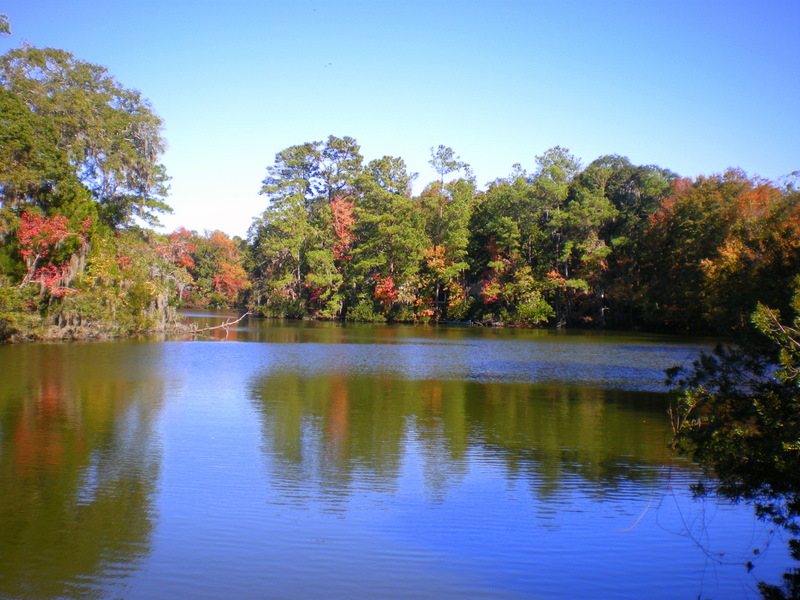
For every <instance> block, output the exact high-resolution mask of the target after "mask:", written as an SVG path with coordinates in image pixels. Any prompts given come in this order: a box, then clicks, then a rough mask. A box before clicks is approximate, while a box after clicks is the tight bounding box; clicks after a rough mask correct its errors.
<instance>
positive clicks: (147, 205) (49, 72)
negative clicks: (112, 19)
mask: <svg viewBox="0 0 800 600" xmlns="http://www.w3.org/2000/svg"><path fill="white" fill-rule="evenodd" d="M0 86H2V87H4V88H5V89H7V90H9V91H11V92H13V93H14V94H16V96H17V97H19V98H21V99H22V100H23V101H24V102H25V103H26V104H27V105H28V107H29V108H30V109H31V110H33V111H34V112H36V114H37V115H40V116H41V117H43V118H46V119H47V120H48V121H49V122H50V123H52V124H53V126H54V127H55V129H56V131H57V134H58V148H61V149H63V150H65V151H66V152H67V156H68V158H69V161H70V163H71V164H72V165H73V166H74V168H75V172H76V175H77V177H78V178H79V180H80V181H81V183H83V185H85V186H86V188H87V189H89V190H90V191H91V192H92V195H93V197H94V200H95V201H96V202H97V203H98V204H99V206H100V215H101V217H102V218H103V220H104V221H105V222H106V223H108V224H109V225H111V226H113V227H125V226H130V225H132V224H133V222H134V217H138V218H140V219H142V220H143V221H144V222H145V223H148V224H155V223H157V218H156V213H157V212H168V211H169V210H170V209H169V207H168V206H167V204H166V203H165V201H164V198H165V196H166V193H167V188H166V182H167V177H166V173H165V170H164V167H163V166H162V165H161V164H160V163H159V159H160V156H161V154H162V152H163V151H164V146H165V143H164V140H163V138H162V137H161V119H159V117H158V116H157V115H156V114H155V113H154V112H153V110H152V108H151V106H150V103H149V102H148V101H147V100H145V99H144V98H143V97H142V95H141V94H140V93H139V92H138V91H136V90H129V89H126V88H124V87H122V86H121V85H120V84H119V83H118V82H117V81H116V80H115V79H114V78H113V77H112V76H111V75H109V73H108V71H107V70H106V68H105V67H101V66H98V65H94V64H91V63H87V62H84V61H81V60H79V59H77V58H75V57H74V56H73V55H72V54H70V53H69V52H66V51H64V50H58V49H53V48H35V47H33V46H28V45H24V46H22V47H21V48H18V49H15V50H11V51H9V52H8V53H6V54H5V55H3V56H2V57H0Z"/></svg>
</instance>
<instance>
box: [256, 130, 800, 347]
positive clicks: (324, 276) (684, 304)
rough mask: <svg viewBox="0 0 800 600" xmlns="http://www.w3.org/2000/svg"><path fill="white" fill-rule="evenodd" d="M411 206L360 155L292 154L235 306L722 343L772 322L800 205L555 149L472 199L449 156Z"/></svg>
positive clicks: (799, 241)
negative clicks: (634, 330) (766, 312)
mask: <svg viewBox="0 0 800 600" xmlns="http://www.w3.org/2000/svg"><path fill="white" fill-rule="evenodd" d="M430 164H431V165H432V167H433V168H434V170H435V171H436V172H437V174H438V175H439V179H438V180H436V181H433V182H431V183H429V184H428V185H426V186H425V188H424V189H423V190H422V192H421V193H420V194H418V195H414V194H413V193H412V182H413V181H414V179H415V177H416V175H415V174H413V173H410V172H409V171H408V168H407V166H406V164H405V162H404V161H403V159H402V158H398V157H391V156H384V157H383V158H380V159H376V160H372V161H369V162H367V163H366V164H365V162H364V160H363V158H362V156H361V154H360V150H359V146H358V144H357V142H356V141H355V140H354V139H352V138H349V137H343V138H338V137H334V136H330V137H329V138H328V139H327V140H326V141H325V142H311V143H304V144H300V145H296V146H292V147H290V148H287V149H286V150H283V151H281V152H279V153H278V154H277V155H276V157H275V162H274V164H273V165H271V166H269V167H268V168H267V175H266V177H265V178H264V180H263V183H262V188H261V192H262V194H264V195H265V196H266V197H267V199H268V204H267V208H266V210H265V211H264V213H263V214H262V215H261V217H260V218H258V219H257V220H256V221H255V222H254V223H253V226H252V227H251V229H250V233H249V236H248V240H247V245H246V247H245V249H246V252H245V254H246V256H247V258H246V261H247V264H248V272H249V273H250V274H251V288H250V290H249V296H248V302H249V303H250V305H251V306H252V307H253V308H256V309H258V310H260V311H261V313H262V314H264V315H270V316H279V317H296V318H303V317H312V318H326V319H350V320H366V321H414V320H433V321H438V322H442V321H457V322H458V321H471V322H492V323H494V322H501V323H505V324H518V325H544V324H550V325H568V326H596V327H648V328H659V329H669V330H674V331H705V332H717V333H727V332H730V331H732V330H734V329H737V328H740V327H742V326H744V325H745V324H746V323H747V322H748V319H749V315H750V313H752V312H753V310H755V308H756V304H757V302H759V301H761V302H764V303H765V304H768V305H770V306H774V307H776V308H778V309H787V308H788V307H789V304H790V301H791V295H792V290H793V285H794V278H795V277H796V276H797V275H798V273H800V254H799V253H798V248H799V247H800V227H798V225H800V220H799V217H800V204H799V203H798V199H800V195H798V190H797V189H796V187H795V182H794V179H790V180H787V182H786V183H785V184H784V185H778V184H775V183H773V182H770V181H767V180H764V179H761V178H758V177H748V176H747V175H746V174H745V173H744V172H743V171H741V170H738V169H730V170H728V171H726V172H725V173H723V174H719V175H711V176H703V177H697V178H695V179H691V178H683V177H679V176H678V175H676V174H675V173H673V172H671V171H669V170H667V169H664V168H661V167H657V166H652V165H634V164H632V163H631V162H630V161H629V160H628V159H627V158H625V157H621V156H616V155H609V156H602V157H600V158H598V159H596V160H594V161H592V162H590V163H589V164H588V165H586V166H582V165H581V163H580V161H579V160H578V159H577V158H576V157H575V156H573V155H572V154H571V153H570V152H569V151H568V150H567V149H564V148H561V147H555V148H551V149H549V150H547V151H546V152H545V153H544V154H542V155H541V156H538V157H536V158H535V168H534V169H533V171H532V172H527V171H526V170H524V169H523V168H522V167H521V166H520V165H515V166H514V167H513V170H512V172H511V174H509V175H508V176H507V177H504V178H500V179H497V180H495V181H493V182H491V183H489V184H488V186H486V188H485V189H483V190H479V189H478V186H477V184H476V181H475V178H474V176H473V175H472V172H471V170H470V168H469V166H468V165H467V164H466V163H464V162H462V161H461V160H460V158H459V157H458V156H457V155H456V154H455V152H454V151H453V150H452V149H451V148H449V147H446V146H439V147H438V148H432V149H431V158H430Z"/></svg>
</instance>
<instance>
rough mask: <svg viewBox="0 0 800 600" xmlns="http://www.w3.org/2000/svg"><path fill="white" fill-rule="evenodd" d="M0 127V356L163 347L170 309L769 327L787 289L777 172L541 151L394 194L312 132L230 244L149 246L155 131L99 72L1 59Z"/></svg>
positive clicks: (443, 155)
mask: <svg viewBox="0 0 800 600" xmlns="http://www.w3.org/2000/svg"><path fill="white" fill-rule="evenodd" d="M0 119H2V124H3V127H2V129H1V130H0V142H2V143H1V144H0V242H1V243H0V338H2V339H11V338H14V337H26V336H27V337H34V338H35V337H41V336H47V335H50V336H55V337H58V336H60V335H62V334H63V335H67V336H81V335H85V334H91V333H92V332H95V333H97V332H101V333H102V332H104V333H107V334H125V333H131V332H136V331H148V330H163V329H165V328H169V327H171V326H173V325H174V324H175V323H176V322H177V314H176V309H177V308H179V307H181V306H238V307H247V308H248V309H250V310H252V311H253V312H255V313H256V314H260V315H263V316H269V317H289V318H315V319H340V320H352V321H385V322H408V321H412V322H413V321H417V322H431V321H432V322H470V323H485V324H498V323H502V324H507V325H521V326H573V327H574V326H583V327H586V326H588V327H614V328H631V327H639V328H650V329H666V330H671V331H693V332H701V331H702V332H714V333H729V332H731V331H734V330H736V329H739V328H741V327H743V326H746V325H747V323H748V320H749V315H750V314H751V313H752V312H753V310H755V308H756V306H757V303H758V302H762V303H764V304H765V305H768V306H770V307H773V308H775V309H777V310H783V311H788V310H789V309H790V304H791V297H792V292H793V289H794V279H795V277H796V276H797V275H798V273H800V252H798V248H799V247H800V226H798V225H799V224H800V203H798V198H800V195H799V194H800V192H798V190H797V187H796V181H797V180H796V174H795V176H794V177H788V178H787V179H786V180H785V181H783V182H781V183H775V182H772V181H768V180H764V179H761V178H758V177H749V176H747V174H745V173H744V172H743V171H741V170H737V169H731V170H728V171H726V172H725V173H722V174H716V175H710V176H701V177H696V178H685V177H680V176H679V175H677V174H675V173H673V172H672V171H670V170H668V169H665V168H662V167H658V166H653V165H635V164H633V163H631V162H630V160H628V159H627V158H625V157H622V156H617V155H608V156H602V157H600V158H597V159H595V160H593V161H592V162H590V163H588V164H587V165H585V166H584V165H582V164H581V162H580V161H579V159H578V158H576V157H575V156H574V155H572V154H571V153H570V152H569V151H568V150H567V149H565V148H562V147H559V146H556V147H554V148H551V149H549V150H547V151H545V152H544V153H543V154H542V155H540V156H537V157H536V158H535V159H534V161H533V163H534V164H533V165H532V168H531V170H530V171H527V170H525V169H524V168H523V167H522V166H521V165H514V166H513V168H512V170H511V173H510V174H509V175H508V176H506V177H503V178H499V179H496V180H495V181H492V182H490V183H489V184H488V185H486V186H484V187H483V189H480V188H479V186H478V184H477V182H476V179H475V176H474V175H473V173H472V170H471V169H470V167H469V165H468V164H467V163H466V162H464V161H462V160H461V158H460V157H459V156H458V155H457V154H456V152H455V151H454V150H453V149H452V148H450V147H447V146H444V145H440V146H438V147H436V148H431V153H430V164H431V166H432V168H433V170H434V171H435V173H436V174H437V176H438V177H437V179H435V180H434V181H431V182H429V183H428V184H427V185H425V186H424V187H423V188H422V191H421V192H420V193H418V194H415V193H414V191H413V189H414V183H415V180H416V179H417V178H418V175H417V174H415V173H412V172H410V171H409V169H408V166H407V165H406V163H405V161H404V160H403V159H402V158H400V157H393V156H384V157H382V158H378V159H374V160H370V161H365V159H364V158H363V157H362V155H361V152H360V147H359V145H358V143H357V141H356V140H355V139H353V138H351V137H336V136H329V137H328V138H327V139H326V140H324V141H314V142H306V143H301V144H298V145H295V146H291V147H289V148H286V149H285V150H282V151H281V152H279V153H278V154H277V155H276V156H275V158H274V161H273V163H272V164H270V165H268V166H267V167H266V174H265V177H264V179H263V181H262V183H261V193H262V194H263V195H264V197H265V210H264V212H263V213H262V214H261V215H259V216H258V217H257V218H256V219H254V221H253V223H252V226H251V227H250V230H249V233H248V235H247V238H246V239H239V238H235V239H231V238H230V237H228V236H227V235H226V234H224V233H222V232H219V231H211V232H203V233H197V232H191V231H187V230H185V229H179V230H177V231H175V232H173V233H171V234H168V235H165V234H160V233H157V232H156V231H155V230H154V229H153V227H154V226H155V225H157V224H158V219H157V217H158V215H159V214H160V213H164V212H168V211H170V208H169V206H168V204H167V201H166V198H167V194H168V188H167V184H168V177H167V174H166V171H165V169H164V166H163V165H162V164H161V162H160V159H161V154H162V153H163V150H164V147H165V140H164V139H163V136H162V133H161V128H162V123H161V120H160V118H159V117H158V115H157V114H156V113H155V112H154V110H153V109H152V107H151V105H150V103H149V102H148V101H147V100H146V99H145V98H143V97H142V95H141V94H140V93H139V92H138V91H136V90H131V89H128V88H125V87H123V86H122V85H121V84H120V83H119V82H118V81H116V79H114V77H113V76H111V75H110V74H109V73H108V72H107V70H106V69H105V68H104V67H101V66H98V65H93V64H90V63H87V62H84V61H81V60H79V59H77V58H75V57H74V56H73V55H72V54H70V53H69V52H66V51H64V50H57V49H51V48H44V49H40V48H36V47H33V46H29V45H23V46H22V47H20V48H18V49H14V50H11V51H9V52H8V53H6V54H5V55H3V56H1V57H0ZM254 187H255V184H254ZM48 332H49V333H48Z"/></svg>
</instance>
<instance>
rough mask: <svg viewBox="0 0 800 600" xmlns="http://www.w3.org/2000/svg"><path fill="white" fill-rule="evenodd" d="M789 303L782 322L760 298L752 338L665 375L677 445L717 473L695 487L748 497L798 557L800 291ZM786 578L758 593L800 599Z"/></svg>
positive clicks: (795, 575)
mask: <svg viewBox="0 0 800 600" xmlns="http://www.w3.org/2000/svg"><path fill="white" fill-rule="evenodd" d="M798 285H800V281H798ZM793 309H794V312H795V316H794V318H793V319H792V322H791V324H785V323H784V322H782V320H781V316H780V314H779V313H777V312H776V311H774V310H772V309H770V308H768V307H766V306H764V305H763V304H759V305H758V308H757V309H756V311H755V312H754V313H753V315H752V318H751V319H752V323H753V325H754V327H755V331H754V332H753V335H752V336H751V337H750V338H748V339H747V340H743V341H742V342H741V344H740V345H739V346H738V347H736V348H727V349H726V348H722V347H718V348H717V349H715V350H714V352H713V353H712V354H703V355H701V357H700V358H699V359H698V360H696V361H694V362H693V363H692V366H691V367H690V368H688V369H686V368H683V367H678V368H673V369H671V370H670V371H669V372H668V377H669V379H668V382H669V383H671V384H672V385H674V386H676V388H677V390H678V395H677V399H676V402H675V404H674V405H673V407H672V408H671V410H670V414H671V417H672V422H673V427H674V428H675V439H674V444H675V447H676V448H678V449H679V450H680V451H682V452H683V453H684V454H686V455H688V456H689V457H691V458H692V459H693V460H695V461H697V462H698V463H699V464H700V465H701V466H702V467H703V468H705V469H706V470H707V471H709V472H712V473H713V474H714V476H715V479H707V480H706V481H704V482H701V483H699V484H697V485H696V486H695V492H696V493H697V495H699V496H703V495H707V494H713V493H716V494H717V495H718V496H721V497H725V498H728V499H731V500H733V501H735V502H737V501H747V502H750V503H752V505H753V507H754V509H755V512H756V515H757V516H758V517H759V518H761V519H764V520H768V521H771V522H772V523H774V524H775V525H777V526H779V527H781V528H783V529H784V530H785V531H787V532H788V533H789V534H790V535H791V536H793V539H791V540H790V541H789V547H790V551H791V555H792V557H793V558H794V559H795V560H800V290H798V291H797V292H796V293H795V295H794V301H793ZM709 482H713V483H709ZM784 580H785V581H784V586H783V587H779V586H774V585H771V584H767V583H763V582H762V583H761V584H759V589H760V591H761V593H762V595H763V596H764V597H765V598H771V599H772V598H775V599H777V598H800V569H797V568H794V569H791V570H790V571H789V572H787V573H785V574H784Z"/></svg>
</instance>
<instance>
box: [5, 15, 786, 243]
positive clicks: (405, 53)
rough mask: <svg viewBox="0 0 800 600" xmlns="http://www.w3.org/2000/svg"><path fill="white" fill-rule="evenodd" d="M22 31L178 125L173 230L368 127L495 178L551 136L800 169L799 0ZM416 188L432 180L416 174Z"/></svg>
mask: <svg viewBox="0 0 800 600" xmlns="http://www.w3.org/2000/svg"><path fill="white" fill-rule="evenodd" d="M0 13H6V14H7V15H8V16H9V19H10V23H11V29H12V32H13V35H12V36H11V37H5V38H0V52H5V51H6V50H8V49H10V48H13V47H16V46H18V45H20V44H21V43H22V42H27V43H30V44H33V45H35V46H42V47H44V46H48V47H55V48H63V49H65V50H68V51H70V52H72V53H73V54H75V55H76V56H77V57H78V58H81V59H83V60H86V61H89V62H92V63H96V64H101V65H104V66H106V67H107V68H108V69H109V71H110V72H111V74H112V75H114V76H115V77H116V79H117V80H118V81H119V82H120V83H121V84H122V85H124V86H125V87H128V88H136V89H139V90H141V91H142V93H143V95H144V96H145V97H147V98H149V99H150V101H151V102H152V105H153V107H154V109H155V111H156V112H157V113H158V114H159V115H160V116H161V117H162V119H163V120H164V123H165V129H164V135H165V137H166V139H167V142H168V144H169V150H168V151H167V153H166V154H165V155H164V159H163V162H164V164H165V165H166V167H167V171H168V173H169V175H170V176H171V177H172V181H171V196H170V198H169V204H170V205H171V206H172V207H173V208H174V211H175V212H174V214H173V215H166V216H164V217H162V219H161V220H162V222H163V223H164V226H165V229H166V230H167V231H171V230H173V229H175V228H177V227H178V226H185V227H187V228H188V229H194V230H197V231H199V232H203V231H204V230H214V229H220V230H222V231H225V232H226V233H228V234H230V235H245V233H246V231H247V229H248V227H249V226H250V224H251V222H252V219H253V218H254V217H255V216H257V215H259V214H260V213H261V212H262V211H263V210H264V208H265V206H266V199H265V198H264V197H263V196H259V195H258V190H259V188H260V186H261V181H262V179H263V178H264V175H265V168H266V167H267V166H269V165H271V164H272V163H273V162H274V158H275V154H276V153H277V152H279V151H280V150H282V149H284V148H287V147H288V146H291V145H294V144H301V143H304V142H309V141H315V140H324V139H326V138H327V137H328V135H336V136H340V137H341V136H345V135H349V136H352V137H354V138H355V139H356V140H357V141H358V142H359V143H360V145H361V150H362V154H363V155H364V157H365V159H366V160H371V159H373V158H379V157H381V156H384V155H391V156H400V157H402V158H403V159H404V160H405V161H406V163H407V164H408V165H409V167H410V169H411V170H412V171H415V172H418V173H419V174H420V177H419V180H418V184H419V185H418V187H419V188H421V187H422V186H424V184H426V183H428V182H429V181H431V180H433V179H435V175H434V173H433V172H432V170H431V169H430V167H429V165H428V164H427V161H428V159H429V158H430V148H431V147H432V146H438V145H439V144H445V145H447V146H451V147H452V148H453V149H455V151H456V153H457V154H458V155H459V156H460V157H461V158H462V160H464V161H466V162H467V163H469V164H470V165H471V166H472V168H473V170H474V172H475V175H476V176H477V178H478V182H479V184H481V185H483V184H485V183H486V182H488V181H491V180H493V179H496V178H498V177H504V176H506V175H508V174H509V173H510V172H511V168H512V165H513V164H514V163H520V164H521V165H522V166H523V167H524V168H526V169H528V170H533V169H534V168H535V163H534V158H535V157H536V156H537V155H540V154H542V153H543V152H544V151H545V150H547V149H548V148H550V147H552V146H556V145H559V146H562V147H566V148H568V149H569V150H570V151H571V152H572V153H573V154H575V155H576V156H578V157H579V158H581V159H582V161H583V163H584V164H587V163H589V162H591V161H592V160H593V159H595V158H597V157H598V156H602V155H604V154H620V155H623V156H627V157H628V158H629V159H630V160H631V161H632V162H633V163H635V164H655V165H658V166H661V167H664V168H668V169H671V170H673V171H675V172H677V173H679V174H681V175H685V176H696V175H700V174H712V173H718V172H722V171H724V170H725V169H726V168H727V167H731V166H737V167H741V168H743V169H744V170H745V171H747V172H748V174H751V175H755V174H758V175H761V176H763V177H766V178H769V179H773V180H777V179H778V178H780V177H781V176H783V175H785V174H788V173H790V172H792V171H795V170H798V169H800V33H798V25H800V0H724V1H723V0H719V1H718V0H674V1H667V0H603V1H601V0H598V1H589V0H585V1H580V0H574V1H571V0H520V1H517V0H494V1H489V0H485V1H474V0H458V1H455V0H453V1H451V0H408V1H402V0H353V1H334V0H329V1H325V0H287V1H285V2H274V1H269V0H267V1H264V0H262V1H256V0H241V1H236V0H229V1H226V2H210V1H205V0H137V1H135V2H130V1H129V2H121V1H116V0H80V1H75V2H71V1H65V0H10V1H9V0H3V1H2V3H0ZM417 191H419V189H417Z"/></svg>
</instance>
